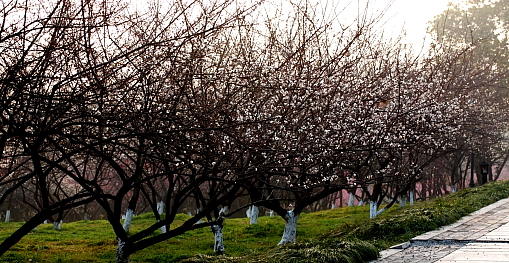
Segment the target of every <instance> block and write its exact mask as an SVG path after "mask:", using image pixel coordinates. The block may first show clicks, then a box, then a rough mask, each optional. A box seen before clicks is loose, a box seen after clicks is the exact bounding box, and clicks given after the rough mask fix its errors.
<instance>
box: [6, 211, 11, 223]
mask: <svg viewBox="0 0 509 263" xmlns="http://www.w3.org/2000/svg"><path fill="white" fill-rule="evenodd" d="M9 221H11V210H7V211H6V212H5V223H7V222H9Z"/></svg>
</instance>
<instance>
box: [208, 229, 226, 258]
mask: <svg viewBox="0 0 509 263" xmlns="http://www.w3.org/2000/svg"><path fill="white" fill-rule="evenodd" d="M210 228H211V229H212V233H214V253H216V254H222V253H224V243H223V226H218V225H213V226H210Z"/></svg>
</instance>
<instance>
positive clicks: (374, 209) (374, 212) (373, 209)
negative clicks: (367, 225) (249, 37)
mask: <svg viewBox="0 0 509 263" xmlns="http://www.w3.org/2000/svg"><path fill="white" fill-rule="evenodd" d="M387 209H388V206H385V207H384V208H382V209H380V210H378V204H377V202H376V201H370V202H369V218H371V219H373V218H375V217H377V216H378V215H379V214H381V213H383V212H385V210H387Z"/></svg>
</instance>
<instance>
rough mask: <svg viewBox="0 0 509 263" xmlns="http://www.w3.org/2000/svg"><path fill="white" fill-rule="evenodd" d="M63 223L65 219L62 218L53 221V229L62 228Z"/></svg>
mask: <svg viewBox="0 0 509 263" xmlns="http://www.w3.org/2000/svg"><path fill="white" fill-rule="evenodd" d="M63 223H64V221H62V220H60V221H57V222H53V230H62V224H63Z"/></svg>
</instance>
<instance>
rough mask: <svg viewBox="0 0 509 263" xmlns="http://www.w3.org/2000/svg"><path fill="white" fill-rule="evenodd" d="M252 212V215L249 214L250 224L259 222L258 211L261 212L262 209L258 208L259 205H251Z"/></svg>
mask: <svg viewBox="0 0 509 263" xmlns="http://www.w3.org/2000/svg"><path fill="white" fill-rule="evenodd" d="M250 210H251V212H250V216H249V224H250V225H256V224H258V213H259V212H260V210H259V209H258V206H255V205H253V206H251V208H250Z"/></svg>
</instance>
